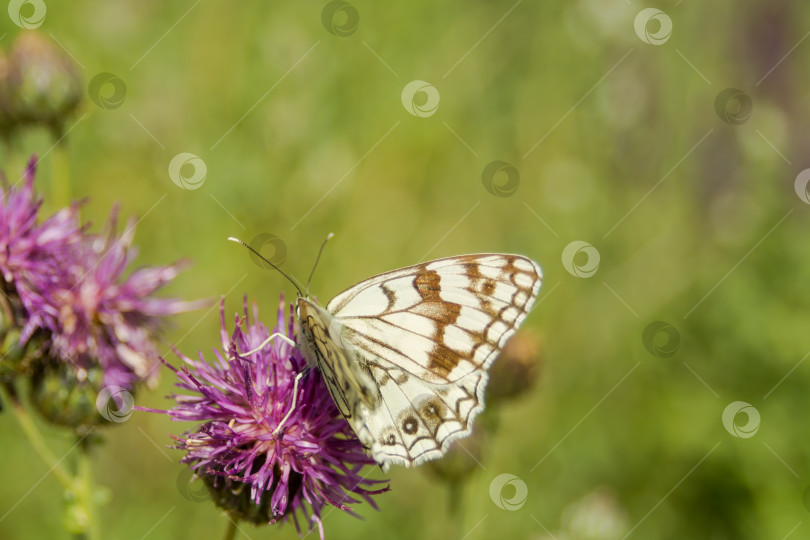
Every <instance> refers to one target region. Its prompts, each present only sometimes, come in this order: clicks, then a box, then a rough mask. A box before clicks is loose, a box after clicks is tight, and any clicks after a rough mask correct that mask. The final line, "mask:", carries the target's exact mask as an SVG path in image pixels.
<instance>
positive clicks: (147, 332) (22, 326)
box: [0, 159, 200, 423]
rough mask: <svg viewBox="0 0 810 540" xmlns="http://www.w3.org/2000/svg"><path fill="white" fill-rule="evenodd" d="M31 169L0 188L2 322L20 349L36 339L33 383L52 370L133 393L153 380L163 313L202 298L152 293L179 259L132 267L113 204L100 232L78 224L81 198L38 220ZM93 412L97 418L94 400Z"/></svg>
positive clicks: (64, 377) (129, 232)
mask: <svg viewBox="0 0 810 540" xmlns="http://www.w3.org/2000/svg"><path fill="white" fill-rule="evenodd" d="M35 169H36V160H35V159H32V160H31V161H30V162H29V165H28V168H27V169H26V172H25V176H24V179H23V181H22V182H18V183H17V184H14V185H12V186H11V187H8V188H7V189H5V190H4V192H3V194H2V196H0V275H2V287H3V292H4V293H5V294H4V297H3V301H2V302H0V303H2V304H4V305H3V306H1V307H4V312H3V318H4V323H5V326H6V327H7V328H13V329H16V330H18V331H19V341H18V345H20V346H21V347H22V346H25V345H26V344H27V343H28V342H29V340H32V339H34V337H36V338H37V341H41V342H42V347H41V348H40V349H38V353H37V359H36V363H35V365H34V366H31V362H28V364H26V371H32V372H33V374H34V375H35V383H36V382H37V381H41V380H43V377H46V376H47V375H49V374H51V372H58V374H59V375H58V376H59V379H60V381H66V383H65V384H68V385H70V384H72V383H70V382H69V381H74V382H75V383H76V384H83V383H85V382H86V381H89V382H90V385H91V386H92V387H93V388H89V389H88V391H90V392H91V393H93V392H94V393H96V394H97V393H98V392H99V390H100V389H101V388H100V387H106V386H116V387H121V388H123V389H126V390H128V391H131V390H133V389H134V386H135V384H136V383H138V382H139V381H146V382H151V381H153V380H154V379H155V378H156V377H157V374H158V371H159V370H158V369H156V368H157V366H158V365H159V363H160V361H159V355H158V352H157V350H156V345H155V341H154V338H155V334H156V332H157V330H158V328H159V326H160V325H161V322H162V317H163V316H166V315H171V314H174V313H178V312H180V311H185V310H188V309H194V308H196V307H199V306H200V304H199V303H193V302H180V301H177V300H173V299H165V298H156V297H153V296H152V294H153V293H154V292H155V291H156V290H157V289H159V288H160V287H161V286H163V285H165V284H166V283H168V282H169V281H171V280H172V279H173V278H174V277H175V276H176V275H177V273H178V271H179V269H180V267H181V265H179V264H175V265H171V266H165V267H154V268H143V269H138V270H134V271H129V266H130V263H131V262H132V259H133V258H134V256H135V250H134V249H132V237H133V233H134V227H133V226H129V227H127V229H126V230H125V232H124V233H123V235H121V236H118V237H117V236H116V235H115V233H114V230H115V222H116V219H115V217H116V212H115V211H113V213H112V217H111V218H110V221H109V223H108V227H107V229H108V230H106V231H104V232H103V233H100V234H90V233H88V232H87V227H86V226H82V225H81V223H80V220H79V215H78V205H77V204H74V205H72V206H70V207H68V208H64V209H62V210H60V211H59V212H57V213H56V214H54V215H53V216H51V217H50V218H48V219H46V220H44V221H42V222H40V220H39V210H40V207H41V205H42V199H41V198H39V197H37V196H36V194H35V191H34V176H35ZM6 347H7V348H8V347H9V345H8V344H6ZM3 352H8V351H3ZM12 356H13V355H12ZM59 386H60V384H57V385H55V386H54V388H59ZM62 386H64V385H62ZM34 390H35V392H36V391H37V388H35V389H34ZM71 390H72V388H62V389H61V391H63V392H65V393H70V391H71ZM36 396H37V397H41V393H39V392H36ZM61 401H62V398H58V399H56V401H53V400H51V404H50V405H52V406H49V407H48V409H50V410H53V411H57V410H58V408H59V406H60V405H61V403H60V402H61ZM85 401H86V400H85ZM92 401H93V400H90V402H91V403H92ZM89 411H90V412H91V413H93V414H95V415H96V416H97V412H96V411H95V407H94V406H92V405H91V406H90V407H89ZM46 416H49V415H46ZM52 419H54V418H52ZM54 421H57V422H59V423H62V422H61V421H60V420H57V419H54Z"/></svg>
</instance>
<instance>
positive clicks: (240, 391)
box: [144, 296, 388, 538]
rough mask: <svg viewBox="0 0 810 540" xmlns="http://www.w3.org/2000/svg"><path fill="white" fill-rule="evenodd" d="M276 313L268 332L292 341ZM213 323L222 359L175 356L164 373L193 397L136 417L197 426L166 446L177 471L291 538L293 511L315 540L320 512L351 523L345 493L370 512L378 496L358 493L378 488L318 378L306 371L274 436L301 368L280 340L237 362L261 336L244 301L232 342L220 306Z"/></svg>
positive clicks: (241, 514) (291, 329)
mask: <svg viewBox="0 0 810 540" xmlns="http://www.w3.org/2000/svg"><path fill="white" fill-rule="evenodd" d="M285 305H286V304H285V302H284V298H283V296H282V299H281V305H280V307H279V311H278V320H277V322H276V327H275V328H274V330H273V331H274V332H280V333H282V334H284V335H286V336H288V337H290V338H293V337H294V336H295V322H294V317H293V316H292V307H291V311H290V316H289V318H285ZM221 320H222V327H221V332H220V333H221V340H222V351H218V350H215V351H214V354H215V355H216V361H215V362H214V363H213V364H209V363H207V362H206V361H205V360H204V358H203V356H202V353H200V355H199V360H192V359H191V358H188V357H186V356H184V355H182V354H181V353H179V352H177V351H175V352H176V354H177V355H178V356H179V357H180V358H181V359H182V360H183V361H184V363H185V364H186V365H184V366H182V368H181V369H176V368H173V367H171V366H169V367H170V368H171V369H172V370H173V371H174V372H175V373H176V374H177V377H178V379H179V382H177V383H176V386H178V387H179V388H182V389H183V390H186V391H189V392H191V393H192V394H193V395H178V394H175V395H173V396H172V397H173V398H174V399H175V401H176V402H177V404H176V405H175V406H174V407H173V408H172V409H171V410H169V411H157V410H152V409H144V410H151V411H152V412H160V413H165V414H168V415H169V416H171V417H172V419H173V420H182V421H202V422H204V423H203V424H202V425H200V426H199V427H198V428H197V429H196V430H194V431H190V432H186V433H185V434H183V435H182V436H179V437H173V438H174V439H175V440H177V441H178V443H179V445H178V446H177V448H180V449H183V450H185V451H186V452H187V454H186V455H185V456H184V457H183V459H182V460H181V462H182V463H187V464H190V465H191V468H192V470H194V471H195V473H196V474H197V476H199V477H201V478H203V480H204V481H205V482H206V484H207V485H208V487H209V490H210V491H211V493H212V495H213V496H214V499H215V502H217V504H218V505H219V506H220V507H222V508H224V509H225V510H228V511H229V512H230V513H231V514H232V515H234V516H235V517H238V518H240V519H245V520H248V521H251V522H253V523H257V524H258V523H276V522H279V521H281V522H284V521H287V520H288V519H289V518H292V520H293V521H294V522H295V526H296V529H297V530H298V531H299V534H300V532H301V529H300V527H299V523H298V518H297V514H298V512H299V511H300V513H301V514H303V516H304V518H307V519H309V520H310V521H311V522H310V525H309V530H312V528H313V527H314V525H315V524H316V523H317V525H318V529H319V532H320V535H321V538H323V525H322V523H321V513H322V510H323V508H324V507H325V506H326V505H327V504H330V505H333V506H335V507H337V508H340V509H341V510H345V511H348V512H349V513H351V514H352V515H354V513H353V512H352V509H351V507H350V506H349V503H357V502H359V501H358V500H357V499H353V498H351V494H354V495H357V496H359V497H361V498H363V499H365V500H366V501H367V502H368V503H369V504H370V505H371V506H372V507H374V508H375V509H376V508H377V506H376V504H375V503H374V501H373V500H372V498H371V496H372V495H376V494H378V493H382V492H385V491H388V487H387V486H385V487H382V488H379V489H375V490H369V489H366V488H365V487H363V486H369V487H370V486H374V485H379V484H382V483H383V481H380V480H367V479H365V478H364V477H362V476H360V474H359V473H360V470H361V469H362V468H363V466H365V465H373V464H374V460H372V459H371V458H370V457H368V455H367V454H366V452H365V451H364V449H363V446H362V445H361V443H360V442H359V441H358V440H357V438H356V436H355V434H354V432H353V431H352V429H351V427H350V426H349V424H348V422H346V420H345V419H344V418H343V417H342V416H341V415H340V413H339V412H338V409H337V407H336V406H335V404H334V402H333V401H332V397H331V396H330V394H329V391H328V390H327V388H326V384H325V383H324V381H323V379H322V378H321V377H320V376H318V374H317V373H313V372H310V373H307V374H305V375H304V377H303V378H302V379H301V380H300V383H299V386H298V399H297V405H296V407H295V409H293V411H292V413H291V414H290V416H289V418H288V419H287V420H286V422H285V423H284V424H283V427H282V429H280V430H279V432H278V434H274V432H275V430H276V428H277V427H278V425H279V423H280V422H281V421H282V419H283V418H284V416H285V415H286V414H287V412H288V411H289V409H290V405H291V402H292V390H293V385H294V379H295V377H296V374H298V373H299V372H301V371H302V370H303V369H305V368H306V360H304V357H303V355H302V354H301V353H300V351H299V350H298V349H296V348H294V347H292V346H291V345H290V344H288V343H285V342H284V341H282V340H280V339H276V340H274V341H273V342H272V343H270V344H267V345H265V346H264V347H263V348H262V349H261V350H260V351H258V352H255V353H253V354H250V355H249V356H242V354H241V353H243V352H249V351H251V350H253V349H254V348H256V347H259V346H260V345H261V344H262V343H263V342H264V341H265V340H266V339H267V338H268V336H269V335H270V331H269V330H268V328H267V327H266V326H265V325H264V324H262V323H261V322H259V320H258V310H257V308H256V306H255V305H254V308H253V322H252V323H251V321H250V318H249V316H248V306H247V298H245V301H244V317H242V318H240V317H238V316H237V317H236V320H235V326H236V327H235V329H234V332H233V335H232V336H230V337H228V334H227V330H226V327H225V304H224V299H223V301H222V307H221ZM167 365H168V364H167ZM248 488H249V489H248ZM310 513H311V517H310V516H309V514H310Z"/></svg>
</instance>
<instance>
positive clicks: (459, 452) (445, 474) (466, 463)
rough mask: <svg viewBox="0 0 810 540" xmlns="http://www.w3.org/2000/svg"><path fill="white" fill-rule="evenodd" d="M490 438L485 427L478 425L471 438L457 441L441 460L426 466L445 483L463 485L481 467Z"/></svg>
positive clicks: (430, 462)
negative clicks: (486, 444) (485, 447)
mask: <svg viewBox="0 0 810 540" xmlns="http://www.w3.org/2000/svg"><path fill="white" fill-rule="evenodd" d="M488 436H489V433H488V430H487V429H486V428H485V426H483V425H477V426H475V428H474V429H473V432H472V434H471V435H470V436H469V437H467V438H465V439H461V440H457V441H456V442H454V443H453V444H452V445H451V446H450V449H449V450H448V451H447V454H445V455H444V456H443V457H442V458H441V459H437V460H433V461H429V462H428V463H427V464H426V465H425V466H426V467H427V469H428V470H429V471H430V472H431V473H432V474H433V475H434V476H436V477H437V478H438V479H439V480H441V481H443V482H446V483H448V484H456V483H462V482H464V481H466V480H467V479H469V478H470V473H472V472H473V471H475V469H476V468H477V467H479V466H480V465H481V460H482V459H483V454H484V446H485V442H486V439H487V438H488Z"/></svg>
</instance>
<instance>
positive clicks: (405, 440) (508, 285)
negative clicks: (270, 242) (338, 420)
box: [322, 254, 542, 466]
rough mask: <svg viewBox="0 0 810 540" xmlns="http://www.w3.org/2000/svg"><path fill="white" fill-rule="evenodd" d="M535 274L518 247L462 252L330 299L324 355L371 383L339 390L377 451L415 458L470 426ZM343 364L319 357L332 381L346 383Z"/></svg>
mask: <svg viewBox="0 0 810 540" xmlns="http://www.w3.org/2000/svg"><path fill="white" fill-rule="evenodd" d="M541 279H542V273H541V270H540V267H539V266H538V265H537V263H535V262H533V261H531V260H530V259H528V258H526V257H522V256H519V255H500V254H482V255H465V256H460V257H450V258H446V259H439V260H435V261H431V262H427V263H423V264H418V265H414V266H410V267H407V268H403V269H400V270H395V271H392V272H388V273H385V274H380V275H378V276H375V277H372V278H370V279H368V280H365V281H363V282H361V283H359V284H357V285H355V286H354V287H352V288H350V289H348V290H346V291H344V292H343V293H341V294H339V295H338V296H336V297H335V298H334V299H333V300H332V301H331V302H329V304H328V305H327V307H326V311H327V312H328V313H326V314H324V315H323V316H322V318H323V320H324V321H326V322H324V326H327V327H328V329H330V330H331V331H330V336H331V342H332V343H333V344H337V345H335V347H336V348H338V349H340V354H335V355H333V360H325V361H326V362H327V363H328V362H330V361H331V362H333V363H334V362H339V363H341V364H342V363H348V364H353V365H354V366H355V368H354V369H356V371H357V372H359V373H362V374H363V377H365V378H366V384H368V379H369V378H370V379H371V380H373V384H374V386H375V388H376V389H377V392H378V393H377V394H376V396H373V397H372V398H371V399H363V398H362V397H361V396H357V395H354V394H353V392H352V391H350V390H349V391H346V392H344V394H343V395H341V397H340V399H344V398H345V399H346V402H347V403H349V402H351V401H352V400H354V402H355V404H356V411H354V418H353V419H350V422H351V423H352V427H353V428H354V430H355V432H356V433H357V434H358V436H359V437H360V439H361V441H362V442H363V443H364V444H366V445H367V446H368V447H369V448H370V449H371V453H372V456H373V457H374V459H375V460H377V461H378V462H379V463H381V464H383V465H384V466H387V465H388V464H390V463H401V464H404V465H408V466H410V465H419V464H420V463H422V462H424V461H427V460H430V459H435V458H437V457H440V456H441V455H443V454H444V453H445V452H446V451H447V448H448V446H449V445H450V443H451V442H452V441H453V440H455V439H457V438H460V437H464V436H467V435H469V434H470V431H471V426H472V422H473V420H474V418H475V416H476V415H477V414H478V413H479V412H480V411H481V410H483V407H484V405H483V400H484V388H485V386H486V383H487V373H486V370H487V369H488V368H489V366H490V365H491V364H492V362H493V361H494V359H495V358H496V357H497V355H498V353H499V352H500V350H501V349H502V348H503V346H504V344H505V343H506V341H507V340H508V339H509V337H511V335H512V334H513V333H514V331H515V329H516V328H517V327H518V326H519V325H520V323H521V322H523V320H524V319H525V318H526V315H527V314H528V313H529V310H530V309H531V307H532V305H533V304H534V301H535V299H536V297H537V293H538V291H539V289H540V283H541ZM347 369H351V368H347V367H345V366H342V367H340V368H338V369H335V368H334V366H332V367H331V368H330V367H328V366H327V367H326V370H327V372H329V373H330V376H333V375H334V379H335V381H334V382H333V383H329V384H330V386H331V385H334V386H336V387H343V386H346V382H345V381H342V380H341V375H340V372H344V371H346V370H347ZM348 386H349V387H351V384H349V385H348ZM333 396H334V393H333ZM350 408H351V407H350Z"/></svg>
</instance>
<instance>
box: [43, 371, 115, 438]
mask: <svg viewBox="0 0 810 540" xmlns="http://www.w3.org/2000/svg"><path fill="white" fill-rule="evenodd" d="M103 375H104V370H103V369H101V368H100V367H98V366H96V367H92V368H90V369H84V368H77V367H75V366H74V365H72V364H70V363H68V362H64V361H58V362H46V363H44V364H43V365H41V366H39V367H38V369H37V370H36V371H35V372H34V375H33V377H32V378H31V403H33V404H34V407H35V408H36V410H37V412H39V414H40V415H42V417H43V418H45V419H46V420H48V421H49V422H51V423H53V424H56V425H58V426H63V427H68V428H76V427H80V426H91V425H100V424H105V423H108V422H107V421H106V420H105V419H104V418H103V417H102V416H101V414H100V413H99V411H98V409H97V408H96V399H97V397H98V394H99V392H100V391H101V386H102V385H101V379H102V377H103Z"/></svg>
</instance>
